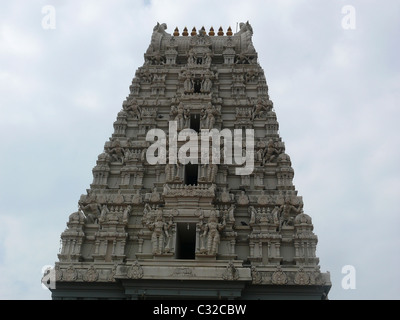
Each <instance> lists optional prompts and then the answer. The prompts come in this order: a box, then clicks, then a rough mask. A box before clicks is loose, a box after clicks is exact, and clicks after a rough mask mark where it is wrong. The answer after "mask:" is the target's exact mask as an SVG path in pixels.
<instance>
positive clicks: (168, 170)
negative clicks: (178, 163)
mask: <svg viewBox="0 0 400 320" xmlns="http://www.w3.org/2000/svg"><path fill="white" fill-rule="evenodd" d="M174 178H175V165H174V164H170V163H168V161H167V164H166V165H165V181H166V182H172V181H174Z"/></svg>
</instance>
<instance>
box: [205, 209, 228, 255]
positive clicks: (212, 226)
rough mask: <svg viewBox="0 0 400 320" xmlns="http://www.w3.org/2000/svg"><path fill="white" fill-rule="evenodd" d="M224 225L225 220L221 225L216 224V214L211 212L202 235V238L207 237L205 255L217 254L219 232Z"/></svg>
mask: <svg viewBox="0 0 400 320" xmlns="http://www.w3.org/2000/svg"><path fill="white" fill-rule="evenodd" d="M225 225H226V222H225V219H224V220H223V222H222V223H218V218H217V214H216V212H215V211H212V212H211V215H210V217H209V218H208V223H207V224H206V225H205V228H204V233H203V235H202V237H206V236H207V254H209V255H216V254H217V253H218V245H219V241H220V234H219V232H220V231H222V230H223V229H224V228H225Z"/></svg>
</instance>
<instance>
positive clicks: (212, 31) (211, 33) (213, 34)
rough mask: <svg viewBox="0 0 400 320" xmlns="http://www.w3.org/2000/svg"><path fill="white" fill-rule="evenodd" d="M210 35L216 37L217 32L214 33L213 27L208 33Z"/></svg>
mask: <svg viewBox="0 0 400 320" xmlns="http://www.w3.org/2000/svg"><path fill="white" fill-rule="evenodd" d="M208 35H209V36H210V37H214V36H215V32H214V28H213V27H211V28H210V32H209V33H208Z"/></svg>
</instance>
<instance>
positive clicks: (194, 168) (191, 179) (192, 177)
mask: <svg viewBox="0 0 400 320" xmlns="http://www.w3.org/2000/svg"><path fill="white" fill-rule="evenodd" d="M198 167H199V166H198V165H197V164H191V163H189V164H187V165H185V184H186V185H190V184H191V185H197V181H198Z"/></svg>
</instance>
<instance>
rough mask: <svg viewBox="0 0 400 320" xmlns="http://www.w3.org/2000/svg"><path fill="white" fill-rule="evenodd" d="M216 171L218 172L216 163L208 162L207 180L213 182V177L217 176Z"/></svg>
mask: <svg viewBox="0 0 400 320" xmlns="http://www.w3.org/2000/svg"><path fill="white" fill-rule="evenodd" d="M217 173H218V165H216V164H210V165H209V166H208V174H207V178H208V179H207V181H208V182H215V179H216V178H217Z"/></svg>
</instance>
